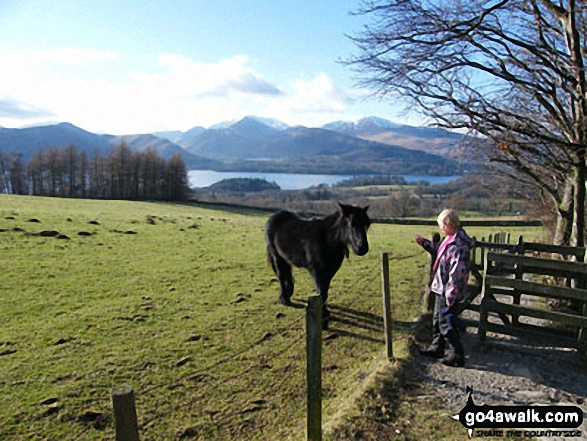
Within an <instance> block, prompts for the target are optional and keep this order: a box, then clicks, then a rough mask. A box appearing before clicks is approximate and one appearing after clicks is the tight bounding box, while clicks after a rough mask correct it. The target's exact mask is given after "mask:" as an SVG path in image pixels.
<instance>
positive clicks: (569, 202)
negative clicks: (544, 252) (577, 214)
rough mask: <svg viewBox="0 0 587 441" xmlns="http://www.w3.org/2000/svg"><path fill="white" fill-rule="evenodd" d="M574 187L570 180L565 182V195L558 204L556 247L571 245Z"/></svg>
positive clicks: (554, 240)
mask: <svg viewBox="0 0 587 441" xmlns="http://www.w3.org/2000/svg"><path fill="white" fill-rule="evenodd" d="M573 190H574V185H573V181H571V180H570V179H569V180H567V181H566V182H565V189H564V194H563V197H562V200H561V202H560V203H559V204H558V210H557V220H556V228H555V232H554V239H553V243H554V245H570V241H571V234H572V230H573V223H574V222H573V217H574V216H573V215H574V199H575V198H574V193H575V192H574V191H573Z"/></svg>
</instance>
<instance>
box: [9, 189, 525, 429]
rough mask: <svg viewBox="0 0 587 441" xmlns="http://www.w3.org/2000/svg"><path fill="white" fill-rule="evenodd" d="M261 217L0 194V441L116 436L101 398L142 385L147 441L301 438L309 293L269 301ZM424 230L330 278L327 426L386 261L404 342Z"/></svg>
mask: <svg viewBox="0 0 587 441" xmlns="http://www.w3.org/2000/svg"><path fill="white" fill-rule="evenodd" d="M333 207H334V204H333ZM267 218H268V215H267V214H266V213H264V214H259V213H256V212H254V211H250V212H243V211H240V212H238V211H226V210H224V211H221V210H213V209H209V208H202V207H198V206H190V205H172V204H158V203H140V202H124V201H91V200H64V199H48V198H35V197H18V196H7V195H0V231H2V232H0V265H1V267H2V272H1V273H0V286H1V288H0V323H2V325H1V328H0V387H1V390H2V393H3V397H4V403H3V405H2V406H1V408H0V439H10V440H61V439H70V440H77V439H83V440H104V439H109V440H111V439H113V438H114V422H113V420H112V411H111V407H112V406H111V398H110V390H111V388H112V387H113V386H116V385H120V384H129V385H130V386H131V387H132V388H133V389H134V391H135V395H136V407H137V413H138V419H139V426H140V434H141V439H145V440H172V439H231V440H235V439H242V440H273V439H303V438H304V436H305V435H304V428H305V425H304V418H305V372H304V369H305V352H304V346H305V331H304V309H303V304H304V302H305V300H306V298H307V295H308V294H310V293H312V292H313V286H312V283H311V279H310V277H309V275H307V274H306V273H305V271H303V270H298V271H297V272H296V273H295V276H296V294H295V295H294V300H295V301H296V302H297V303H298V307H294V308H286V307H284V306H281V305H280V304H278V303H277V296H278V283H277V282H276V280H275V277H274V276H273V274H272V273H271V270H270V268H269V267H268V265H267V262H266V251H265V244H264V239H263V226H264V223H265V221H266V220H267ZM42 231H57V232H59V234H61V235H64V236H67V238H57V237H43V236H41V235H38V233H40V232H42ZM432 231H433V229H430V228H429V227H411V226H397V225H380V224H375V225H373V226H372V228H371V229H370V231H369V240H370V245H371V250H370V252H369V253H368V254H367V256H365V257H357V256H354V255H351V258H350V259H348V260H346V261H345V262H344V263H343V266H342V268H341V270H340V272H339V273H338V274H337V275H336V277H335V278H334V280H333V283H332V287H331V295H330V299H329V303H330V304H331V309H332V312H333V315H334V318H333V322H332V325H331V329H330V330H329V331H327V332H325V333H324V335H323V337H324V347H323V367H324V368H323V387H324V393H325V401H324V418H325V421H328V420H329V419H330V418H333V417H334V416H335V415H337V412H338V411H339V410H340V408H341V406H343V403H344V402H345V400H346V399H347V397H348V396H349V394H351V393H352V391H353V390H354V389H355V388H356V387H357V384H358V383H360V382H361V381H363V380H364V379H365V378H366V377H367V376H368V375H369V373H370V370H371V369H372V366H373V364H374V363H375V362H376V360H378V359H380V357H381V355H382V353H383V352H384V346H383V332H382V320H381V318H380V317H381V303H382V302H381V286H380V284H381V276H380V254H381V252H383V251H387V252H389V255H390V269H391V292H392V303H393V318H394V339H397V340H398V341H402V340H403V341H405V340H406V339H407V338H408V335H409V332H410V329H411V322H412V320H413V318H414V317H415V316H416V315H417V314H418V312H419V309H420V298H421V294H422V287H423V272H424V267H425V265H426V255H425V254H424V252H423V251H421V249H420V248H419V247H418V246H416V245H415V244H414V242H413V238H414V235H415V234H422V235H428V234H429V233H431V232H432ZM496 231H497V230H496ZM511 231H512V234H514V235H516V237H517V234H525V236H527V235H528V234H527V233H528V229H525V230H524V231H522V230H519V229H511ZM469 232H470V234H472V235H473V234H475V235H477V236H478V237H480V236H482V235H487V234H489V233H491V232H495V231H492V230H491V229H488V228H485V229H471V231H469ZM80 233H81V235H80ZM535 233H536V231H533V233H531V234H535Z"/></svg>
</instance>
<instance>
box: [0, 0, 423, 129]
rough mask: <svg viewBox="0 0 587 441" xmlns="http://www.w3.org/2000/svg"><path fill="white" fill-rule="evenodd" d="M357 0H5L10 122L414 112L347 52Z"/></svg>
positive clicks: (0, 90) (0, 99)
mask: <svg viewBox="0 0 587 441" xmlns="http://www.w3.org/2000/svg"><path fill="white" fill-rule="evenodd" d="M357 6H358V0H356V1H344V0H291V1H290V0H279V1H276V0H174V1H169V0H141V1H137V0H125V1H120V0H100V1H97V0H94V1H89V0H28V1H27V0H20V1H19V0H2V1H1V2H0V60H2V61H1V62H0V78H1V79H2V80H1V83H0V126H4V127H23V126H27V125H33V124H43V123H52V122H61V121H67V122H71V123H73V124H75V125H77V126H79V127H82V128H84V129H86V130H89V131H93V132H100V133H111V134H117V135H118V134H131V133H148V132H154V131H161V130H182V131H185V130H188V129H189V128H191V127H194V126H204V127H209V126H210V125H213V124H216V123H219V122H223V121H227V120H236V119H240V118H242V117H244V116H246V115H255V116H261V117H268V118H275V119H279V120H281V121H283V122H285V123H288V124H290V125H298V124H302V125H306V126H309V127H316V126H320V125H322V124H325V123H327V122H331V121H335V120H349V121H350V120H356V119H359V118H361V117H365V116H379V117H383V118H387V119H391V120H393V121H397V122H406V123H410V124H414V125H420V124H423V121H422V120H421V118H419V117H418V116H413V117H412V118H411V119H406V116H405V115H406V112H405V109H404V106H403V105H401V103H398V102H397V100H395V101H394V100H393V99H392V98H387V99H386V101H381V100H379V99H377V98H367V95H368V91H365V90H361V89H360V88H358V87H356V78H355V77H356V74H355V73H354V72H353V71H352V70H351V69H350V68H348V67H345V66H343V65H342V64H341V63H340V62H339V60H341V59H346V58H348V57H350V55H351V54H352V53H353V52H354V51H355V47H354V45H353V44H352V42H351V41H349V39H348V38H346V37H345V34H356V33H357V32H359V31H360V30H361V29H362V27H363V26H364V25H365V24H366V23H367V18H365V17H357V16H352V15H351V14H349V12H350V11H352V10H353V9H356V8H357Z"/></svg>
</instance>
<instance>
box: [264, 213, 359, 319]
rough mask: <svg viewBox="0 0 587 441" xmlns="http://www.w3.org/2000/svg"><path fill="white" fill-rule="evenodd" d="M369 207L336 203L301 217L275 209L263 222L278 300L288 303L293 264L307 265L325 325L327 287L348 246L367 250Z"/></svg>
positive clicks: (291, 285)
mask: <svg viewBox="0 0 587 441" xmlns="http://www.w3.org/2000/svg"><path fill="white" fill-rule="evenodd" d="M368 208H369V207H368V206H367V207H365V208H361V207H356V206H354V205H345V204H341V203H340V202H339V203H338V210H337V211H336V212H334V213H332V214H330V215H328V216H326V217H323V218H320V219H311V220H304V219H300V218H299V217H298V216H297V215H296V214H294V213H292V212H289V211H280V212H278V213H275V214H274V215H273V216H271V218H269V220H268V221H267V224H266V225H265V240H266V241H267V252H268V255H269V262H270V263H271V267H272V268H273V271H274V272H275V274H276V275H277V277H278V278H279V285H280V290H279V291H280V292H279V301H280V302H281V303H282V304H284V305H291V304H292V303H291V296H292V295H293V291H294V279H293V276H292V272H291V270H292V266H296V267H298V268H306V269H307V270H308V271H309V272H310V274H311V275H312V278H313V279H314V284H315V286H316V290H317V291H318V294H320V296H321V297H322V300H323V302H324V310H323V318H324V326H325V327H327V326H328V317H329V314H328V310H327V309H326V300H327V299H328V288H329V287H330V281H331V280H332V278H333V277H334V275H335V274H336V272H337V271H338V269H339V268H340V265H341V264H342V261H343V260H344V257H345V256H346V257H348V256H349V250H348V246H349V245H350V246H351V248H352V249H353V252H354V253H355V254H357V255H359V256H363V255H365V254H367V251H369V243H368V242H367V230H368V228H369V225H370V224H371V221H370V220H369V216H368V215H367V209H368Z"/></svg>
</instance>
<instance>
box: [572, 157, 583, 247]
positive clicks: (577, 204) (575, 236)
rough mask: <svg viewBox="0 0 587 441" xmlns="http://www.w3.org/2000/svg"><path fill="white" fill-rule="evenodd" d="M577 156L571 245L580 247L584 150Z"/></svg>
mask: <svg viewBox="0 0 587 441" xmlns="http://www.w3.org/2000/svg"><path fill="white" fill-rule="evenodd" d="M577 156H578V158H577V166H576V167H575V173H574V176H573V178H574V182H573V186H574V198H573V208H574V210H573V228H572V236H571V245H573V246H576V247H582V246H584V245H585V178H586V173H585V151H584V150H581V151H580V152H579V154H578V155H577Z"/></svg>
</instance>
